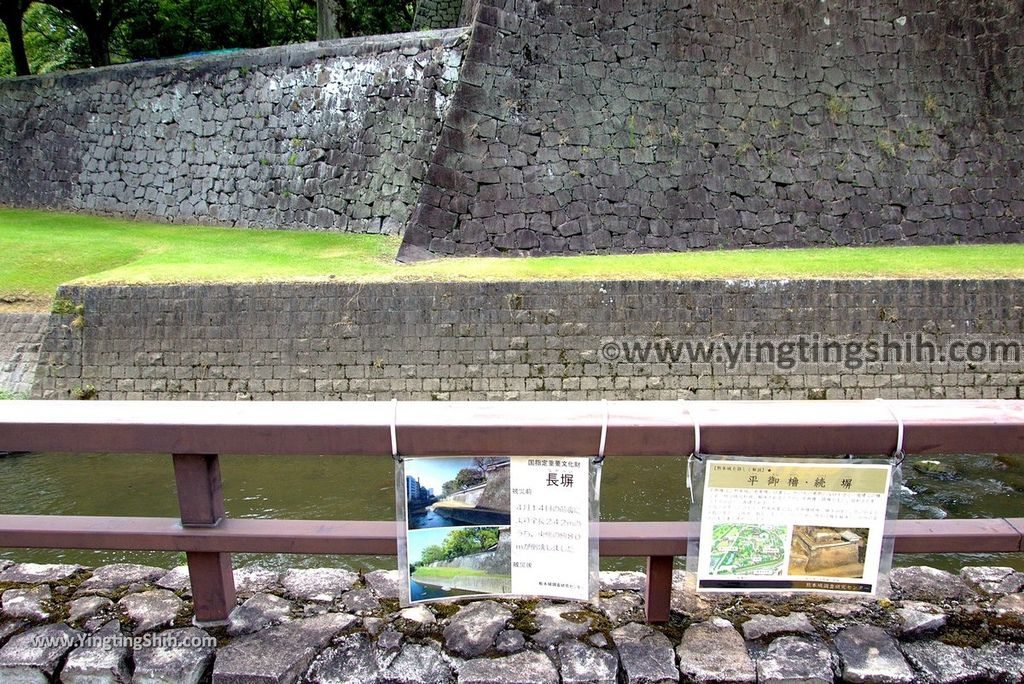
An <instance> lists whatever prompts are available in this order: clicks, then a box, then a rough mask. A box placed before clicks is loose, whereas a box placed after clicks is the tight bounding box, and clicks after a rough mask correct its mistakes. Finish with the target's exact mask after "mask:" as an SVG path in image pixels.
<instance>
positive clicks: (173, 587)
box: [156, 565, 192, 596]
mask: <svg viewBox="0 0 1024 684" xmlns="http://www.w3.org/2000/svg"><path fill="white" fill-rule="evenodd" d="M156 586H157V587H159V588H161V589H167V590H169V591H173V592H174V593H176V594H182V595H184V596H191V595H192V582H191V580H190V579H189V574H188V566H187V565H179V566H177V567H175V568H171V570H169V571H168V572H167V574H166V575H164V576H163V577H161V578H160V579H158V580H157V581H156Z"/></svg>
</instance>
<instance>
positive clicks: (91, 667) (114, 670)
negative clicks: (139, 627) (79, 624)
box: [60, 620, 132, 684]
mask: <svg viewBox="0 0 1024 684" xmlns="http://www.w3.org/2000/svg"><path fill="white" fill-rule="evenodd" d="M121 637H122V634H121V628H120V625H119V624H118V622H117V620H111V621H109V622H108V623H107V625H105V626H104V627H102V628H100V629H99V630H97V631H96V632H95V633H94V634H92V635H90V636H89V637H88V638H87V639H86V641H85V643H83V644H82V645H81V646H79V647H78V648H76V649H75V650H73V651H71V653H70V654H69V655H68V659H67V662H65V664H64V667H63V668H62V669H61V671H60V680H61V682H62V683H63V684H129V683H130V682H131V681H132V675H131V670H130V667H129V662H128V656H129V655H130V653H131V651H130V649H129V648H128V643H127V641H122V640H121Z"/></svg>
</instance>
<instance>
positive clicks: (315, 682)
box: [306, 633, 380, 684]
mask: <svg viewBox="0 0 1024 684" xmlns="http://www.w3.org/2000/svg"><path fill="white" fill-rule="evenodd" d="M379 670H380V668H379V667H378V665H377V654H376V648H375V647H374V645H373V642H372V641H371V640H370V638H369V637H368V636H367V635H366V634H359V633H356V634H350V635H348V636H346V637H342V638H341V639H340V640H338V642H337V643H336V644H335V645H334V646H331V647H329V648H327V649H325V650H324V652H323V653H321V654H320V655H318V656H317V657H316V660H314V661H313V664H312V665H311V666H310V667H309V672H308V673H307V674H306V680H307V681H308V682H309V684H376V683H377V682H379V681H380V678H379V676H378V673H379Z"/></svg>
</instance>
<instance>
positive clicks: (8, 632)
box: [0, 620, 29, 646]
mask: <svg viewBox="0 0 1024 684" xmlns="http://www.w3.org/2000/svg"><path fill="white" fill-rule="evenodd" d="M28 624H29V623H28V622H25V621H24V620H12V621H10V622H0V646H3V645H4V643H5V642H6V641H7V640H8V639H9V638H10V637H12V636H14V635H15V634H17V633H18V632H20V631H21V630H23V629H24V628H25V627H28Z"/></svg>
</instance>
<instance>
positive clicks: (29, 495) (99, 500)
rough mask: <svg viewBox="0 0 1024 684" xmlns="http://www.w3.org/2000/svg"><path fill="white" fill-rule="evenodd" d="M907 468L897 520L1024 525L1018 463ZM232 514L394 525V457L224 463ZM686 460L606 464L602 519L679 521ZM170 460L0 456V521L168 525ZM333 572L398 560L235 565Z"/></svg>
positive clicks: (60, 557) (1015, 557)
mask: <svg viewBox="0 0 1024 684" xmlns="http://www.w3.org/2000/svg"><path fill="white" fill-rule="evenodd" d="M915 460H920V459H915V458H913V457H910V458H908V459H907V464H906V465H905V467H904V471H905V485H906V487H905V488H904V489H903V491H902V492H901V495H900V498H901V507H900V517H901V518H942V517H949V518H990V517H1024V456H1011V457H1002V456H1001V457H994V456H951V457H942V458H941V459H940V460H941V462H942V463H943V464H946V465H948V466H950V467H951V468H952V471H953V475H952V476H948V475H944V476H941V477H940V476H936V475H927V474H923V473H919V472H917V471H916V470H915V469H913V468H912V467H910V464H911V462H912V461H915ZM221 468H222V474H223V481H224V494H225V500H226V505H227V511H228V515H229V516H231V517H236V518H290V519H334V520H393V519H394V510H395V501H394V499H395V495H394V490H395V483H394V480H395V477H394V469H393V466H392V463H391V460H390V459H386V458H372V457H354V456H345V457H338V456H287V457H283V456H222V457H221ZM685 473H686V461H685V459H684V458H671V457H665V458H609V459H608V460H607V461H605V465H604V473H603V476H602V491H601V518H602V520H686V519H687V516H688V513H689V499H688V496H687V491H686V484H685ZM177 512H178V504H177V495H176V492H175V487H174V472H173V468H172V466H171V458H170V456H165V455H150V454H142V455H112V454H26V455H20V456H7V457H0V513H4V514H39V515H118V516H121V515H123V516H159V517H176V516H177ZM0 558H9V559H11V560H19V561H31V562H38V563H52V562H71V563H81V564H83V565H100V564H104V563H113V562H134V563H147V564H153V565H161V566H165V567H170V566H172V565H178V564H181V563H182V562H184V555H183V554H175V553H151V552H94V551H77V550H34V549H4V548H0ZM601 562H602V568H604V569H616V570H624V569H642V559H614V558H603V559H602V561H601ZM250 563H258V564H260V565H264V566H268V567H274V568H285V567H300V566H306V567H316V566H322V565H334V566H338V567H347V568H351V569H354V570H366V569H373V568H393V567H395V559H394V558H380V557H368V556H342V557H334V556H289V555H247V554H238V555H236V557H235V565H236V567H238V566H240V565H245V564H250ZM895 563H896V564H897V565H916V564H928V565H934V566H937V567H941V568H945V569H950V570H956V569H959V567H961V566H963V565H982V564H985V565H1009V566H1012V567H1015V568H1017V569H1020V570H1024V554H958V555H953V554H942V555H935V556H921V555H898V556H896V558H895Z"/></svg>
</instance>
